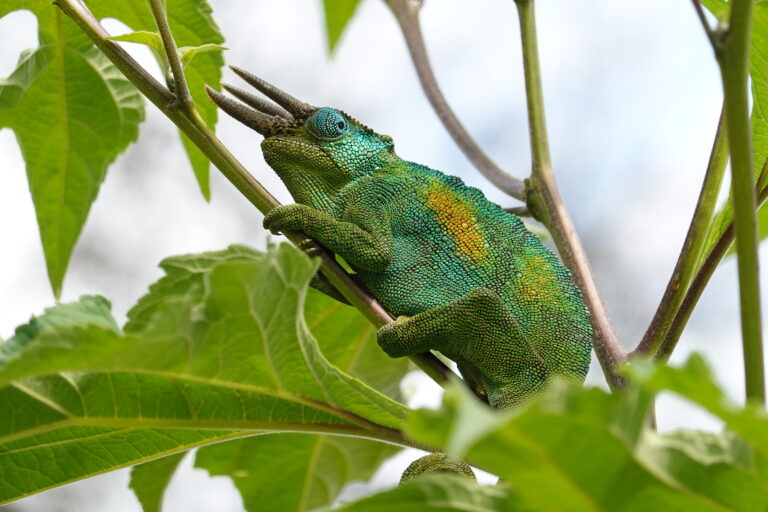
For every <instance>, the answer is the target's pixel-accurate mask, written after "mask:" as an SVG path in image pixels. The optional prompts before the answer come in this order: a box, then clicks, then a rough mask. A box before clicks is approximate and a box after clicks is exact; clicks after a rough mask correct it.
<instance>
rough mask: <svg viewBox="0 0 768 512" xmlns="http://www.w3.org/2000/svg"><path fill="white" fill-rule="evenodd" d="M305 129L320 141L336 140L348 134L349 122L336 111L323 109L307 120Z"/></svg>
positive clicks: (327, 108)
mask: <svg viewBox="0 0 768 512" xmlns="http://www.w3.org/2000/svg"><path fill="white" fill-rule="evenodd" d="M306 126H307V129H308V130H309V131H310V133H312V135H314V136H315V137H317V138H318V139H321V140H336V139H340V138H341V137H343V136H345V135H347V134H348V133H349V121H347V118H346V117H345V116H344V114H342V113H341V112H339V111H338V110H336V109H333V108H330V107H323V108H320V109H317V111H315V113H314V114H312V116H311V117H310V118H309V119H307V124H306Z"/></svg>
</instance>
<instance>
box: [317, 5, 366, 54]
mask: <svg viewBox="0 0 768 512" xmlns="http://www.w3.org/2000/svg"><path fill="white" fill-rule="evenodd" d="M359 3H360V0H323V9H324V11H325V28H326V31H327V36H328V53H333V51H334V50H335V49H336V45H337V44H338V43H339V39H341V34H343V33H344V29H345V28H346V27H347V25H348V24H349V21H350V20H351V19H352V16H354V14H355V11H356V10H357V6H358V4H359Z"/></svg>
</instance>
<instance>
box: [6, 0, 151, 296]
mask: <svg viewBox="0 0 768 512" xmlns="http://www.w3.org/2000/svg"><path fill="white" fill-rule="evenodd" d="M20 7H25V8H29V9H30V10H32V11H33V12H34V13H35V15H36V16H37V19H38V35H39V40H40V47H39V48H37V49H35V50H29V51H27V52H24V53H23V54H22V55H21V58H20V60H19V63H18V65H17V67H16V69H15V70H14V72H13V73H12V74H11V76H9V77H8V78H7V79H5V80H4V81H0V128H3V127H9V128H11V129H12V130H13V131H14V132H15V134H16V139H17V140H18V142H19V147H20V149H21V152H22V154H23V156H24V161H25V162H26V168H27V179H28V181H29V189H30V192H31V194H32V201H33V203H34V205H35V212H36V215H37V223H38V225H39V228H40V238H41V240H42V244H43V251H44V253H45V260H46V266H47V270H48V278H49V280H50V282H51V286H52V288H53V292H54V294H55V295H56V296H57V297H58V296H59V295H60V294H61V287H62V283H63V280H64V274H65V272H66V269H67V265H68V263H69V260H70V257H71V256H72V250H73V247H74V245H75V243H76V242H77V239H78V237H79V235H80V231H81V230H82V227H83V224H84V223H85V220H86V218H87V216H88V212H89V210H90V207H91V204H92V203H93V201H94V200H95V199H96V196H97V194H98V191H99V186H100V185H101V182H102V181H103V180H104V177H105V175H106V171H107V166H109V164H110V163H112V161H114V159H115V158H116V157H117V155H119V154H120V153H121V152H123V151H124V150H125V149H126V148H127V147H128V145H129V144H130V143H131V142H133V141H134V140H136V137H137V135H138V124H139V123H140V122H141V121H142V120H143V118H144V109H143V101H142V99H141V97H140V95H139V94H138V92H136V90H135V89H134V87H133V86H132V85H131V84H130V83H129V82H128V81H127V80H126V79H125V78H123V76H122V75H121V74H120V73H119V71H117V69H116V68H114V67H113V66H112V65H111V64H110V63H109V61H107V59H106V58H105V57H104V56H102V55H101V53H99V52H98V51H97V50H96V49H95V48H94V47H93V46H92V45H91V44H90V41H88V39H87V38H86V37H85V35H83V34H82V33H81V31H80V30H79V29H78V27H77V26H76V25H75V24H74V23H73V22H71V21H70V20H69V19H68V18H67V17H66V16H64V15H63V14H61V12H60V11H59V10H58V9H56V8H55V7H54V6H53V5H49V4H48V3H47V2H46V3H38V2H18V3H16V4H11V5H9V6H4V8H3V9H2V10H0V15H4V14H6V13H7V12H10V10H13V9H15V8H20Z"/></svg>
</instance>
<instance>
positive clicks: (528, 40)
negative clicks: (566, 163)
mask: <svg viewBox="0 0 768 512" xmlns="http://www.w3.org/2000/svg"><path fill="white" fill-rule="evenodd" d="M515 3H516V5H517V9H518V14H519V18H520V33H521V37H522V43H523V66H524V69H525V91H526V97H527V102H528V122H529V130H530V137H531V154H532V166H533V172H532V173H531V178H530V180H528V183H527V185H528V194H527V198H528V200H527V202H528V207H529V209H530V210H531V212H532V213H533V214H534V217H535V218H537V219H538V220H540V221H541V222H542V223H544V225H545V226H547V228H548V229H549V231H550V233H551V234H552V238H553V239H554V241H555V244H556V245H557V248H558V250H559V251H560V256H561V257H562V259H563V262H564V263H565V265H566V266H567V267H568V268H569V269H570V270H571V272H573V275H574V277H575V279H576V283H577V284H578V286H579V288H580V289H581V293H582V294H583V296H584V301H585V303H586V304H587V307H588V308H589V310H590V312H591V317H590V321H591V323H592V328H593V330H594V346H595V353H596V354H597V358H598V359H599V361H600V365H601V366H602V368H603V372H604V373H605V376H606V380H607V381H608V384H609V385H610V386H611V387H612V388H614V389H616V388H620V387H621V386H622V385H623V379H622V377H621V376H620V375H619V374H618V372H617V366H618V365H619V364H620V363H622V362H623V361H624V360H625V359H626V353H625V351H624V349H623V348H622V347H621V344H620V343H619V341H618V338H617V337H616V334H615V333H614V331H613V327H612V326H611V323H610V321H609V319H608V314H607V312H606V311H605V307H604V306H603V302H602V299H601V298H600V293H599V291H598V289H597V285H596V283H595V280H594V277H593V275H592V271H591V269H590V268H589V262H588V260H587V256H586V253H585V252H584V248H583V246H582V245H581V240H579V236H578V235H577V234H576V229H575V227H574V225H573V221H572V220H571V217H570V215H569V214H568V211H567V210H566V208H565V205H564V204H563V200H562V198H561V197H560V192H559V191H558V189H557V183H556V182H555V177H554V173H553V171H552V162H551V159H550V155H549V142H548V139H547V128H546V119H545V116H544V96H543V92H542V90H543V89H542V83H541V70H540V65H539V52H538V46H537V41H536V21H535V17H534V0H515Z"/></svg>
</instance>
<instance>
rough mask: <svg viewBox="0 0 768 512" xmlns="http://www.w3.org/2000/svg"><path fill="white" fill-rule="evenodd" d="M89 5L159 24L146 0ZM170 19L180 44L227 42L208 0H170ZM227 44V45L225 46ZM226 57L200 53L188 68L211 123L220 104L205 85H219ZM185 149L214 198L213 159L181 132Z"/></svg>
mask: <svg viewBox="0 0 768 512" xmlns="http://www.w3.org/2000/svg"><path fill="white" fill-rule="evenodd" d="M88 7H89V8H90V9H91V11H93V13H94V15H95V16H96V17H97V18H99V19H101V18H117V19H118V20H120V21H122V22H123V23H125V24H126V25H128V26H129V27H130V28H131V29H132V30H135V31H151V32H154V31H156V30H157V25H156V24H155V20H154V18H153V17H152V13H151V11H150V9H149V7H148V6H147V3H146V0H119V1H114V0H89V2H88ZM166 8H167V13H168V23H169V25H170V27H171V32H172V33H173V38H174V40H175V41H176V45H177V46H179V47H183V46H187V47H200V46H205V45H208V44H212V45H219V44H220V43H223V42H224V37H223V36H222V35H221V32H220V30H219V27H218V26H217V25H216V22H215V21H214V20H213V17H212V10H211V7H210V5H209V4H208V2H207V1H206V0H178V1H174V2H167V5H166ZM222 48H223V47H222ZM223 65H224V59H223V57H222V55H221V51H220V50H214V51H207V52H204V53H200V54H199V56H198V57H197V58H195V59H194V60H193V61H192V62H191V63H190V64H189V65H188V66H186V67H185V69H184V75H185V76H186V78H187V84H188V85H189V92H190V94H191V95H192V99H193V100H194V102H195V107H196V108H197V110H198V111H199V112H200V116H201V117H202V118H203V120H204V121H205V122H206V123H207V124H208V126H211V127H213V126H215V125H216V120H217V119H218V113H217V111H216V105H214V104H213V102H211V101H210V100H209V99H208V96H207V95H206V94H205V90H204V88H203V86H204V85H205V84H210V85H212V86H218V84H219V82H220V81H221V68H222V66H223ZM179 135H180V136H181V140H182V143H183V145H184V149H185V151H186V152H187V156H188V157H189V160H190V162H191V164H192V170H193V171H194V173H195V177H196V179H197V183H198V186H199V187H200V192H201V193H202V194H203V197H204V198H205V199H206V201H207V200H209V199H210V195H211V193H210V184H209V172H210V162H209V161H208V158H207V157H206V156H205V155H203V153H202V152H201V151H200V150H199V149H197V147H196V146H195V145H194V144H192V142H190V141H189V139H187V137H186V136H185V135H184V134H182V133H181V132H179Z"/></svg>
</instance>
